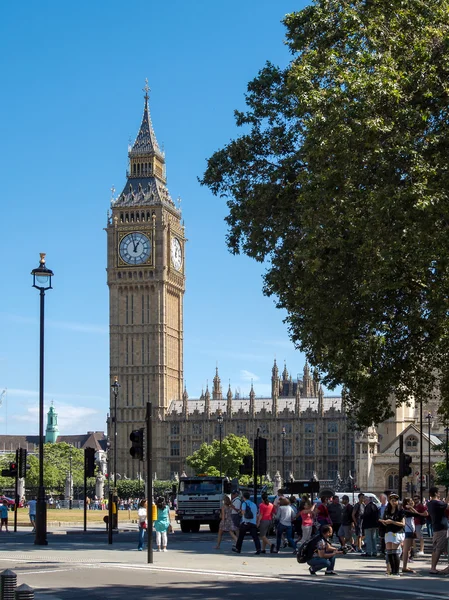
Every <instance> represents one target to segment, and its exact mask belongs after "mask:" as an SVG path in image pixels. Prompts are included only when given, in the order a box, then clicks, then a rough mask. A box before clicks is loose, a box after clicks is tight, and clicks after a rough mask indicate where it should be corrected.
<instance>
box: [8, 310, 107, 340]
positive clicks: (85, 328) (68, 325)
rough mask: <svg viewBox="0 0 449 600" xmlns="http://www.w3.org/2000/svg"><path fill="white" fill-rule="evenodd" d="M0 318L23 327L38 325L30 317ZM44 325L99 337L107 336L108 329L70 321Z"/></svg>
mask: <svg viewBox="0 0 449 600" xmlns="http://www.w3.org/2000/svg"><path fill="white" fill-rule="evenodd" d="M0 314H1V315H2V317H4V318H6V319H8V320H9V321H13V322H14V323H22V324H24V325H36V326H38V325H39V321H38V320H37V319H33V318H32V317H23V316H21V315H11V314H7V313H0ZM45 324H46V325H48V326H49V327H52V328H53V329H62V330H64V331H78V332H80V333H98V334H101V335H107V334H108V333H109V327H108V326H107V325H96V324H93V323H76V322H72V321H54V320H53V319H46V320H45Z"/></svg>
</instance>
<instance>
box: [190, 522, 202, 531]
mask: <svg viewBox="0 0 449 600" xmlns="http://www.w3.org/2000/svg"><path fill="white" fill-rule="evenodd" d="M199 530H200V523H198V522H197V521H193V522H192V523H191V524H190V531H191V532H192V533H198V531H199Z"/></svg>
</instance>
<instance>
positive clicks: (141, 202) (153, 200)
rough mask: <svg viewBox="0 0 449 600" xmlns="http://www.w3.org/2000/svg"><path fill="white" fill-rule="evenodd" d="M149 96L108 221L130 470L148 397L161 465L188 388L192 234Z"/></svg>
mask: <svg viewBox="0 0 449 600" xmlns="http://www.w3.org/2000/svg"><path fill="white" fill-rule="evenodd" d="M148 99H149V98H148V86H145V97H144V111H143V118H142V123H141V125H140V129H139V132H138V134H137V137H136V140H135V142H134V144H133V146H132V147H131V148H130V150H129V152H128V158H129V165H128V171H127V181H126V185H125V187H124V188H123V191H122V192H121V193H120V194H119V195H118V197H117V198H116V199H113V201H112V207H111V208H112V214H109V216H108V223H107V227H106V232H107V283H108V286H109V303H110V381H111V384H112V382H113V381H114V378H115V376H117V377H118V381H119V383H120V391H119V393H118V395H117V407H116V411H115V397H114V395H113V393H112V392H111V397H110V419H109V422H108V429H109V437H110V441H111V446H112V448H111V450H113V446H114V443H115V440H114V435H113V433H114V429H115V427H114V419H116V423H117V439H116V443H117V466H116V471H117V473H119V474H122V475H126V476H127V477H135V476H136V474H137V472H139V471H141V468H140V467H139V464H138V461H135V460H133V459H132V458H131V456H130V454H129V447H130V441H129V435H130V433H131V431H133V430H134V429H138V428H140V427H143V425H144V420H145V410H146V403H147V402H149V401H150V402H152V405H153V423H154V434H153V457H154V462H155V470H156V471H157V470H159V471H160V465H161V464H162V463H163V461H164V460H165V456H166V452H167V450H166V448H167V441H166V439H165V440H164V439H163V431H162V429H161V427H160V426H159V424H160V423H161V422H162V421H163V420H164V417H165V412H166V410H167V407H168V406H169V404H170V402H171V401H172V400H175V399H179V398H181V397H182V393H183V385H182V384H183V295H184V289H185V277H184V245H185V235H184V227H183V225H182V224H181V213H180V210H179V209H178V208H177V207H176V205H175V203H174V202H173V200H172V199H171V197H170V194H169V192H168V189H167V185H166V173H165V155H164V153H163V152H162V151H161V149H160V147H159V145H158V143H157V140H156V135H155V133H154V129H153V125H152V122H151V117H150V110H149V106H148ZM115 412H117V414H115ZM110 455H111V456H113V455H114V454H113V452H111V454H110ZM110 472H111V473H112V472H113V465H111V466H110Z"/></svg>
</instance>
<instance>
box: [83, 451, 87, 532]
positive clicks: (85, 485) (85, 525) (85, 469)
mask: <svg viewBox="0 0 449 600" xmlns="http://www.w3.org/2000/svg"><path fill="white" fill-rule="evenodd" d="M86 463H87V457H86V449H84V506H83V513H84V531H87V502H86V500H87V464H86Z"/></svg>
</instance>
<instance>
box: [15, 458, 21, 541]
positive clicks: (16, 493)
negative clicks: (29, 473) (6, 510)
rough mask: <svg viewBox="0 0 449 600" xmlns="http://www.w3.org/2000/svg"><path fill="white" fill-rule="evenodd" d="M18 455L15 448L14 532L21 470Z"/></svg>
mask: <svg viewBox="0 0 449 600" xmlns="http://www.w3.org/2000/svg"><path fill="white" fill-rule="evenodd" d="M19 456H20V458H21V454H20V453H19V451H18V450H16V465H17V471H16V476H15V479H14V499H15V504H14V533H16V531H17V510H18V508H19V471H20V470H21V468H20V464H19Z"/></svg>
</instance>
